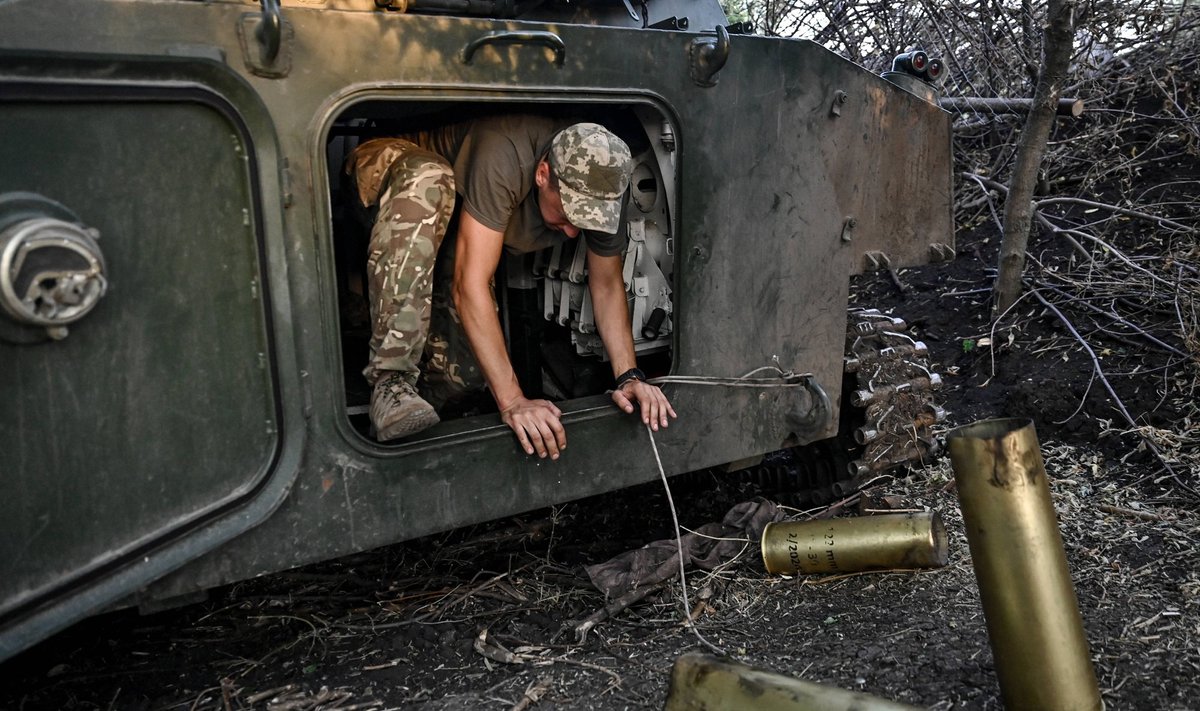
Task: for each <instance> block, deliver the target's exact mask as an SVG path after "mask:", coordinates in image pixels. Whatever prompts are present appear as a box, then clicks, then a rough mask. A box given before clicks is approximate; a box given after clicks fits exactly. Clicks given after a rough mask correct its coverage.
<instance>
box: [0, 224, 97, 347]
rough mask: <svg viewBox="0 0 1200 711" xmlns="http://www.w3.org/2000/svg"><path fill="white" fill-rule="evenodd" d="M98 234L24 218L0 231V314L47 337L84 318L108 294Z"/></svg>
mask: <svg viewBox="0 0 1200 711" xmlns="http://www.w3.org/2000/svg"><path fill="white" fill-rule="evenodd" d="M98 237H99V234H98V233H96V232H95V231H94V230H89V229H87V228H85V227H82V226H80V225H78V224H76V223H73V222H67V221H66V220H61V219H58V218H56V217H45V216H38V217H28V218H26V219H22V220H20V221H17V222H15V223H13V224H10V225H8V226H7V227H5V228H4V229H3V231H0V308H2V309H3V312H4V313H5V314H7V315H8V316H9V317H11V318H12V319H14V320H15V321H17V322H18V323H21V324H25V325H30V326H40V327H43V328H46V329H47V330H48V331H49V332H50V333H51V335H52V336H54V335H56V332H57V333H61V334H63V335H65V331H57V329H60V328H61V327H62V326H65V325H67V324H69V323H73V322H75V321H78V320H79V319H81V318H83V317H84V316H85V315H87V313H88V312H89V311H91V310H92V309H93V308H94V307H95V306H96V304H97V303H98V302H99V301H100V298H101V297H103V296H104V292H105V291H106V290H107V288H108V281H107V279H106V276H105V265H104V255H103V254H101V252H100V245H99V244H98V243H97V242H96V239H97V238H98Z"/></svg>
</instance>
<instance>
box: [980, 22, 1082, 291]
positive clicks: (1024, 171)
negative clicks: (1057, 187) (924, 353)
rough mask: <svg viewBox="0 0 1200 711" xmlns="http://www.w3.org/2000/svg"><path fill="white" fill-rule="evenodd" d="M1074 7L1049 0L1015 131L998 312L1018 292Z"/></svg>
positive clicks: (1064, 70) (1069, 44) (1070, 42)
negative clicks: (1020, 127)
mask: <svg viewBox="0 0 1200 711" xmlns="http://www.w3.org/2000/svg"><path fill="white" fill-rule="evenodd" d="M1075 3H1076V0H1050V2H1049V4H1048V8H1047V19H1048V21H1049V22H1048V26H1047V27H1046V34H1045V40H1044V41H1043V47H1044V50H1043V52H1044V54H1045V59H1044V60H1043V63H1042V73H1041V76H1040V77H1039V78H1038V83H1037V89H1036V90H1035V91H1034V94H1033V109H1032V110H1031V111H1030V112H1029V118H1028V119H1027V120H1026V121H1025V130H1024V131H1022V132H1021V143H1020V145H1019V146H1018V148H1017V162H1016V165H1015V166H1013V174H1012V180H1011V182H1010V183H1009V190H1008V200H1007V201H1006V202H1005V205H1004V241H1003V242H1002V243H1001V245H1000V275H999V277H998V278H997V279H996V287H995V292H994V295H995V301H996V309H997V312H999V313H1003V312H1004V310H1005V309H1007V308H1008V307H1009V306H1012V304H1013V302H1014V301H1016V300H1017V296H1018V295H1020V293H1021V272H1022V271H1024V269H1025V247H1026V245H1027V244H1028V243H1029V227H1030V224H1031V223H1032V221H1033V188H1034V186H1035V185H1036V184H1037V175H1038V168H1040V167H1041V165H1042V156H1044V155H1045V153H1046V140H1047V139H1048V138H1049V137H1050V126H1051V125H1052V124H1053V122H1054V114H1055V109H1056V108H1057V107H1058V96H1059V94H1060V93H1061V92H1062V85H1063V81H1064V79H1065V77H1066V74H1067V66H1068V64H1069V63H1070V61H1071V51H1072V46H1073V44H1074V43H1073V39H1074V25H1075V22H1074V19H1075V18H1074V16H1075Z"/></svg>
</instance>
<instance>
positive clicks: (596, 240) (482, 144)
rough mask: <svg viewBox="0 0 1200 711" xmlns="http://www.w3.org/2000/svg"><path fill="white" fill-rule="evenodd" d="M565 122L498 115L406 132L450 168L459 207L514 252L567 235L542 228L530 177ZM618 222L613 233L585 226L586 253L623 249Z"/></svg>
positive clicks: (604, 253)
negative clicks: (416, 132) (501, 235)
mask: <svg viewBox="0 0 1200 711" xmlns="http://www.w3.org/2000/svg"><path fill="white" fill-rule="evenodd" d="M568 125H569V122H566V121H561V120H556V119H551V118H547V117H544V116H531V115H504V116H492V117H487V118H481V119H475V120H472V121H465V122H462V123H457V124H451V125H449V126H445V127H443V128H440V129H437V130H435V131H429V132H423V133H422V134H420V135H419V136H410V138H411V139H413V140H414V142H416V143H417V144H418V145H421V146H422V147H423V148H427V149H429V150H432V151H434V152H435V153H438V154H439V155H441V156H443V157H445V158H446V160H447V161H449V162H450V165H451V166H452V167H453V168H454V182H455V186H456V190H457V192H458V194H459V195H460V196H462V200H463V209H465V210H466V211H467V212H469V213H470V214H471V216H472V217H474V218H475V219H476V220H479V222H480V224H482V225H483V226H485V227H487V228H489V229H493V230H496V231H497V232H502V233H504V246H505V248H506V249H507V250H508V251H509V252H512V253H514V254H523V253H526V252H534V251H537V250H539V249H544V248H546V247H553V246H554V245H555V244H557V243H559V242H562V241H564V240H566V239H568V238H567V236H566V235H565V234H563V233H562V232H559V231H558V230H553V229H550V228H548V227H546V224H545V222H544V221H543V220H542V214H541V211H540V210H539V209H538V202H537V189H536V186H535V185H534V181H533V175H534V170H535V169H536V168H537V163H538V160H539V159H540V158H541V157H542V155H543V154H544V153H545V152H546V149H547V148H549V146H550V140H551V139H552V138H554V134H556V133H558V131H559V130H561V129H563V128H566V127H567V126H568ZM624 227H625V225H624V221H622V225H621V227H620V228H618V230H617V234H615V235H610V234H605V233H602V232H594V231H590V230H585V231H584V232H583V233H582V234H583V238H584V239H585V240H586V242H587V246H588V248H589V249H591V251H593V252H595V253H596V254H598V255H600V256H605V257H608V256H613V255H616V254H620V253H621V252H622V251H624V249H625V229H624Z"/></svg>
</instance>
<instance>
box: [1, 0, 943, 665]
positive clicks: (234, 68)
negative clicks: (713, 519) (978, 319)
mask: <svg viewBox="0 0 1200 711" xmlns="http://www.w3.org/2000/svg"><path fill="white" fill-rule="evenodd" d="M360 5H361V3H357V2H356V1H355V0H345V1H344V2H339V1H331V2H328V3H325V4H324V5H321V6H314V4H313V3H305V4H304V5H297V4H294V3H292V4H289V3H284V8H283V23H282V25H281V35H280V49H279V54H278V56H277V57H276V59H275V60H274V61H273V62H265V61H264V58H263V56H262V54H261V47H260V44H259V43H258V40H257V38H256V33H255V30H256V27H257V26H258V22H259V17H260V16H259V14H258V13H259V10H258V5H257V4H254V3H236V2H212V3H197V2H145V3H143V2H128V1H120V0H90V1H84V0H64V1H63V2H58V3H44V2H38V1H34V0H10V2H7V3H0V47H4V48H5V50H4V55H3V57H0V131H2V132H3V135H4V137H5V140H4V141H3V142H0V144H2V145H0V193H2V192H5V191H13V190H22V191H32V192H41V193H42V194H44V195H46V196H47V197H51V198H53V199H56V200H58V201H60V202H62V203H63V204H64V205H66V206H67V207H68V208H70V209H71V210H72V211H74V212H75V213H76V214H77V215H79V217H80V219H81V220H83V221H84V222H85V223H88V224H90V225H92V226H95V227H97V228H99V229H100V231H101V233H102V234H103V236H102V238H101V246H102V248H103V249H104V250H105V257H106V259H107V260H108V263H109V269H110V272H111V279H110V281H111V291H110V294H109V295H108V296H106V297H105V299H104V300H103V301H102V302H101V303H100V304H99V306H97V308H96V310H95V312H94V313H93V314H91V315H89V317H88V318H86V319H85V320H83V321H81V322H79V324H78V325H77V327H73V328H72V332H71V335H70V336H68V338H67V339H65V340H63V341H60V342H56V343H44V344H38V345H22V346H14V345H9V344H4V343H0V362H3V363H4V364H5V365H4V367H3V368H0V393H3V397H4V400H5V402H6V404H5V405H4V407H3V410H2V411H0V426H2V428H3V432H4V433H5V438H6V446H5V447H4V449H3V451H0V467H3V471H4V475H5V477H6V480H10V481H13V482H16V484H15V486H16V489H15V490H16V491H19V492H21V493H20V494H19V495H17V496H10V497H9V498H8V500H7V501H5V502H4V503H3V504H0V510H2V512H3V518H4V519H5V522H4V523H3V524H0V525H2V526H4V527H5V528H3V529H0V533H2V534H3V537H4V539H5V540H4V542H3V543H0V546H3V548H0V556H2V559H0V566H7V567H8V568H7V569H8V570H11V571H13V574H14V576H15V577H8V578H7V579H6V580H5V582H4V583H3V585H5V586H7V587H3V588H0V598H3V600H0V656H6V655H8V654H12V653H14V652H15V651H17V650H19V649H20V648H22V647H24V646H27V645H28V644H30V643H32V642H33V641H36V639H37V638H39V637H42V636H45V635H46V634H49V633H50V632H52V631H53V630H54V629H57V628H61V627H62V626H64V625H66V624H69V623H70V622H71V621H74V620H76V619H79V618H80V617H82V616H84V615H87V614H90V613H92V612H95V611H97V610H99V609H103V608H104V607H106V606H109V605H112V604H114V603H116V602H118V601H119V600H121V599H123V598H126V599H132V600H136V599H142V600H146V599H159V598H168V597H171V596H176V595H183V594H187V593H189V592H192V591H195V590H200V589H203V588H206V587H210V586H214V585H220V584H223V583H227V582H231V581H234V580H238V579H243V578H246V577H249V576H252V575H255V574H259V573H264V572H270V571H276V570H280V569H284V568H288V567H292V566H296V565H300V564H302V563H306V562H311V561H317V560H323V559H327V558H330V557H333V556H338V555H343V554H347V553H351V552H355V551H360V550H364V549H368V548H372V547H375V546H379V545H384V544H387V543H391V542H394V541H398V540H403V539H406V538H411V537H415V536H420V535H423V534H426V533H430V532H434V531H440V530H446V529H449V528H452V527H456V526H460V525H464V524H468V523H472V522H477V521H482V520H487V519H491V518H495V517H499V516H504V515H509V514H513V513H517V512H521V511H525V510H530V509H533V508H537V507H539V506H544V505H548V504H551V503H555V502H562V501H567V500H571V499H575V498H579V497H582V496H586V495H590V494H594V493H599V492H602V491H607V490H612V489H616V488H620V487H624V486H629V485H632V484H635V483H639V482H644V481H648V480H650V479H652V478H655V477H657V469H656V467H655V465H654V457H653V455H652V454H651V450H650V444H649V438H648V434H647V432H646V431H645V429H644V428H642V427H641V426H640V424H639V422H638V421H637V420H636V419H634V418H630V417H626V416H623V415H621V414H620V413H618V412H617V411H616V410H615V408H613V407H612V405H611V404H610V402H609V401H608V400H607V398H605V397H603V396H597V397H590V398H584V399H581V400H575V401H569V402H566V403H563V404H562V409H563V410H564V412H565V413H566V414H565V417H564V425H565V426H566V428H567V431H568V435H569V438H570V445H569V448H568V450H567V451H566V453H565V455H564V456H563V457H562V458H561V459H560V460H558V461H557V462H548V461H541V460H538V459H536V458H530V457H526V456H525V455H524V454H522V453H521V452H520V450H519V449H518V448H517V446H516V443H515V440H514V439H513V437H512V436H511V433H510V432H509V430H508V429H507V428H505V427H504V426H503V425H502V424H501V423H500V421H499V419H498V418H497V417H496V416H482V417H475V418H468V419H464V420H458V421H453V422H446V423H443V424H442V425H439V426H438V427H437V428H434V429H433V430H431V431H429V432H428V433H426V434H424V435H423V436H422V437H420V438H419V439H417V440H416V441H413V442H409V443H406V444H401V445H393V446H382V445H379V444H377V443H375V442H374V441H372V440H369V439H367V438H366V437H364V436H362V435H360V434H358V433H357V432H356V431H355V430H354V428H353V427H352V426H351V424H350V421H349V420H348V418H347V415H346V405H347V399H346V393H345V388H344V386H343V382H342V373H343V370H344V366H345V364H344V363H343V362H342V359H343V355H342V350H341V343H340V333H339V327H338V307H337V282H336V276H335V275H336V271H337V263H336V259H335V256H334V251H335V250H334V239H335V235H334V233H333V227H332V221H333V214H332V211H331V204H330V191H331V186H330V184H329V174H330V166H329V165H328V160H327V153H326V147H327V142H328V134H329V132H330V130H331V127H332V126H333V124H334V122H335V120H336V119H337V118H338V117H339V116H345V115H348V114H353V112H354V111H356V110H359V109H360V108H361V107H363V106H366V105H367V104H366V103H365V102H368V101H370V102H384V103H394V105H395V106H396V107H397V110H398V111H401V112H402V111H405V110H411V111H418V110H427V109H432V108H442V109H448V108H453V107H457V106H462V107H467V106H478V105H482V104H487V105H489V106H491V107H492V108H497V109H502V108H504V107H506V106H518V105H519V106H521V107H522V108H528V107H530V106H538V105H545V106H558V105H563V104H571V105H574V106H577V107H580V108H584V109H586V110H588V111H591V112H598V113H601V114H602V113H603V112H604V111H606V110H609V109H610V108H611V110H614V111H616V110H618V109H619V110H622V111H626V112H628V111H636V112H637V113H639V114H642V115H650V116H653V117H655V118H656V119H661V120H665V121H666V122H667V123H668V124H669V125H670V126H671V127H672V129H673V132H674V134H675V137H676V144H677V150H676V151H675V153H674V158H673V160H674V161H676V164H677V168H678V175H679V176H680V177H679V180H678V184H676V185H673V186H667V187H668V188H669V189H671V190H672V193H673V194H672V197H673V212H674V215H675V223H676V224H675V225H674V228H675V229H674V234H675V244H674V250H675V255H676V256H675V274H676V283H675V285H674V287H675V296H674V298H675V308H676V310H675V314H674V321H675V324H676V343H675V348H674V355H673V370H674V372H675V373H676V374H687V375H705V376H723V377H729V376H738V375H742V374H743V373H745V372H747V371H749V370H751V369H753V368H756V367H759V366H765V365H773V364H778V365H779V366H781V367H783V368H787V369H792V370H795V371H796V372H811V373H812V374H813V375H814V377H815V379H816V381H817V382H819V383H820V384H821V385H822V386H823V387H824V388H825V389H826V390H827V391H828V392H829V393H831V394H836V393H837V392H839V391H840V383H841V372H842V362H841V361H842V343H843V340H844V330H845V305H846V298H847V290H848V276H849V274H851V273H853V272H855V271H856V270H858V269H859V268H860V267H859V265H860V263H861V258H862V254H863V247H862V246H860V245H859V244H858V242H857V241H856V240H858V239H859V236H864V239H865V236H866V235H870V238H869V239H870V240H873V241H872V245H875V246H874V247H873V248H876V249H889V250H891V252H892V253H894V254H895V255H897V256H896V257H895V258H894V259H893V265H899V264H900V263H919V262H921V261H924V260H925V258H926V257H925V252H924V250H926V249H927V243H928V241H930V240H931V239H936V241H939V242H947V243H949V242H951V240H952V238H951V236H950V221H949V210H948V205H949V196H950V175H949V138H948V137H949V120H948V118H947V115H946V114H945V113H944V112H942V111H940V110H939V109H937V108H936V107H934V106H931V105H929V104H927V103H925V102H923V101H921V100H919V99H917V98H916V97H914V96H912V95H909V94H907V93H906V92H904V91H903V90H901V89H899V88H897V87H895V86H893V85H891V84H888V83H886V82H884V81H883V80H881V79H879V78H878V77H875V76H873V75H871V74H870V73H867V72H865V71H863V70H862V69H861V68H859V67H856V66H854V65H853V64H851V63H849V62H846V61H845V60H842V59H840V58H838V57H836V56H834V55H832V54H830V53H828V52H826V51H825V50H823V49H821V48H820V47H818V46H816V45H813V44H811V43H807V42H799V41H784V40H775V39H766V38H760V37H748V36H734V37H732V38H731V40H730V54H729V59H728V61H727V63H726V64H725V66H724V67H723V68H722V69H721V70H720V72H719V73H718V74H717V75H716V79H717V82H716V85H715V86H712V87H709V88H705V87H701V86H698V85H697V84H696V83H695V82H694V81H693V80H692V78H691V76H690V71H689V70H690V61H691V60H690V59H689V56H690V53H689V48H690V47H691V46H692V44H693V43H694V42H695V41H697V40H698V39H703V38H702V36H701V35H698V34H696V33H683V32H673V31H672V32H667V31H647V30H640V29H632V28H617V27H599V26H587V25H569V24H560V23H537V22H516V21H494V20H486V19H463V18H452V17H422V16H415V15H404V14H400V13H391V12H388V13H384V12H375V11H371V8H363V7H360ZM64 15H69V16H71V17H72V18H73V22H72V23H71V25H70V26H68V27H64V25H63V24H62V23H61V21H60V20H61V17H62V16H64ZM652 19H653V18H652ZM693 29H697V30H700V29H705V28H702V27H696V26H695V25H693ZM495 32H543V33H545V32H548V33H553V35H554V36H555V37H557V38H558V39H559V40H560V41H561V47H562V56H561V60H562V61H561V64H559V63H556V62H555V61H554V60H555V52H554V49H553V48H552V47H548V46H546V43H545V42H540V41H539V42H535V43H532V44H530V43H523V42H512V43H509V42H503V43H493V42H488V43H483V44H479V43H477V40H479V39H480V38H481V37H484V36H485V35H487V33H495ZM535 36H536V37H541V36H542V35H535ZM473 43H474V45H473ZM469 46H477V49H476V50H475V51H474V52H473V54H472V57H471V62H470V63H465V62H463V61H462V59H461V56H462V55H461V53H462V50H463V49H464V48H466V47H469ZM555 46H557V45H555ZM16 89H19V91H14V90H16ZM838 92H844V93H845V94H846V96H847V97H848V98H847V100H846V101H845V102H843V103H841V104H839V107H840V110H839V112H837V113H834V112H832V111H831V107H832V102H834V101H835V97H836V96H837V93H838ZM50 94H53V96H49V97H48V95H50ZM375 105H378V104H375ZM10 132H12V133H13V134H14V135H20V136H21V140H19V141H9V140H8V137H9V135H10ZM14 161H16V162H14ZM14 166H20V167H19V168H14ZM880 166H884V168H883V171H882V173H881V169H880ZM901 170H903V171H908V172H907V173H904V174H903V175H899V174H898V171H901ZM914 176H915V177H919V178H921V179H922V180H925V181H927V183H928V186H929V190H928V192H929V194H931V195H932V196H933V198H932V199H931V200H930V201H925V202H921V203H919V204H916V203H913V202H911V201H893V202H894V204H893V206H892V208H891V209H886V208H885V207H883V205H884V204H886V203H887V202H889V198H890V197H891V196H892V194H893V193H894V192H895V190H896V189H897V187H896V186H898V185H901V184H903V183H904V182H905V179H907V178H912V177H914ZM931 205H932V207H931ZM848 217H856V218H857V224H858V226H857V227H856V228H855V236H854V238H852V239H851V240H850V241H846V240H845V239H844V236H845V234H844V232H845V229H844V228H845V223H846V220H847V218H848ZM914 244H916V247H914V246H913V245H914ZM9 363H18V364H19V368H17V369H13V368H10V367H8V364H9ZM668 392H669V394H670V397H671V399H672V402H673V403H674V405H675V409H676V410H677V411H678V412H679V413H680V417H679V419H678V420H677V421H676V422H674V423H672V426H671V427H670V428H669V429H667V430H665V431H662V432H660V433H658V434H657V435H656V441H657V445H658V448H659V451H660V453H661V454H662V458H663V462H664V465H665V466H666V468H667V472H668V473H669V474H674V473H679V472H683V471H690V470H694V469H697V468H701V467H705V466H711V465H715V464H720V463H723V462H728V461H732V460H736V459H742V458H746V457H751V456H754V455H757V454H761V453H763V452H767V451H771V450H774V449H777V448H779V447H780V446H782V445H784V444H786V443H789V442H792V443H794V442H796V441H798V440H805V441H808V440H813V439H819V438H822V437H828V436H831V435H833V434H834V433H835V429H836V422H837V411H836V403H835V407H834V408H833V410H832V411H831V412H830V413H829V416H828V417H827V418H826V419H825V420H824V421H823V422H822V423H819V425H818V426H817V427H815V428H813V429H810V430H808V431H805V432H802V433H798V434H799V436H797V433H794V432H793V430H794V429H795V427H793V426H792V425H790V424H789V422H791V421H792V420H791V419H789V415H795V414H796V413H803V412H805V411H807V410H808V408H809V407H810V406H811V404H812V402H811V399H810V397H809V396H808V395H807V394H806V392H805V391H804V390H803V389H800V388H791V389H775V390H751V389H746V388H729V387H713V386H696V385H683V384H679V385H670V386H668ZM64 504H66V505H67V506H68V509H66V510H64V509H62V508H59V507H61V506H62V505H64ZM64 511H66V512H67V513H66V515H67V517H68V518H70V519H73V520H74V524H75V525H74V526H66V525H64V524H63V523H62V520H63V519H60V518H59V517H60V515H62V514H63V513H64ZM47 520H49V521H50V524H49V525H50V526H52V527H56V528H51V529H46V531H41V530H39V527H40V526H42V525H43V524H44V522H45V521H47ZM34 552H36V554H37V555H36V561H37V562H36V563H31V562H30V560H33V559H32V558H26V557H24V556H28V555H29V554H30V553H34ZM147 553H149V554H148V555H147ZM22 561H24V562H22ZM22 566H24V567H22ZM172 570H173V571H174V572H171V571H172ZM138 591H141V592H138ZM135 593H136V594H137V595H138V597H137V598H128V596H130V595H134V594H135Z"/></svg>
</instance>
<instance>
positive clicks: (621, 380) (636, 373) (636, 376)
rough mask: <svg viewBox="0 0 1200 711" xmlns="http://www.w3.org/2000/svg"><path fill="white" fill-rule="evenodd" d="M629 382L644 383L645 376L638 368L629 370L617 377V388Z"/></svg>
mask: <svg viewBox="0 0 1200 711" xmlns="http://www.w3.org/2000/svg"><path fill="white" fill-rule="evenodd" d="M630 380H640V381H642V382H643V383H644V382H646V374H645V373H643V372H642V371H641V369H640V368H630V369H629V370H627V371H625V372H624V373H621V374H620V375H618V376H617V387H618V388H620V387H621V386H622V385H624V384H625V383H628V382H629V381H630Z"/></svg>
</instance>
